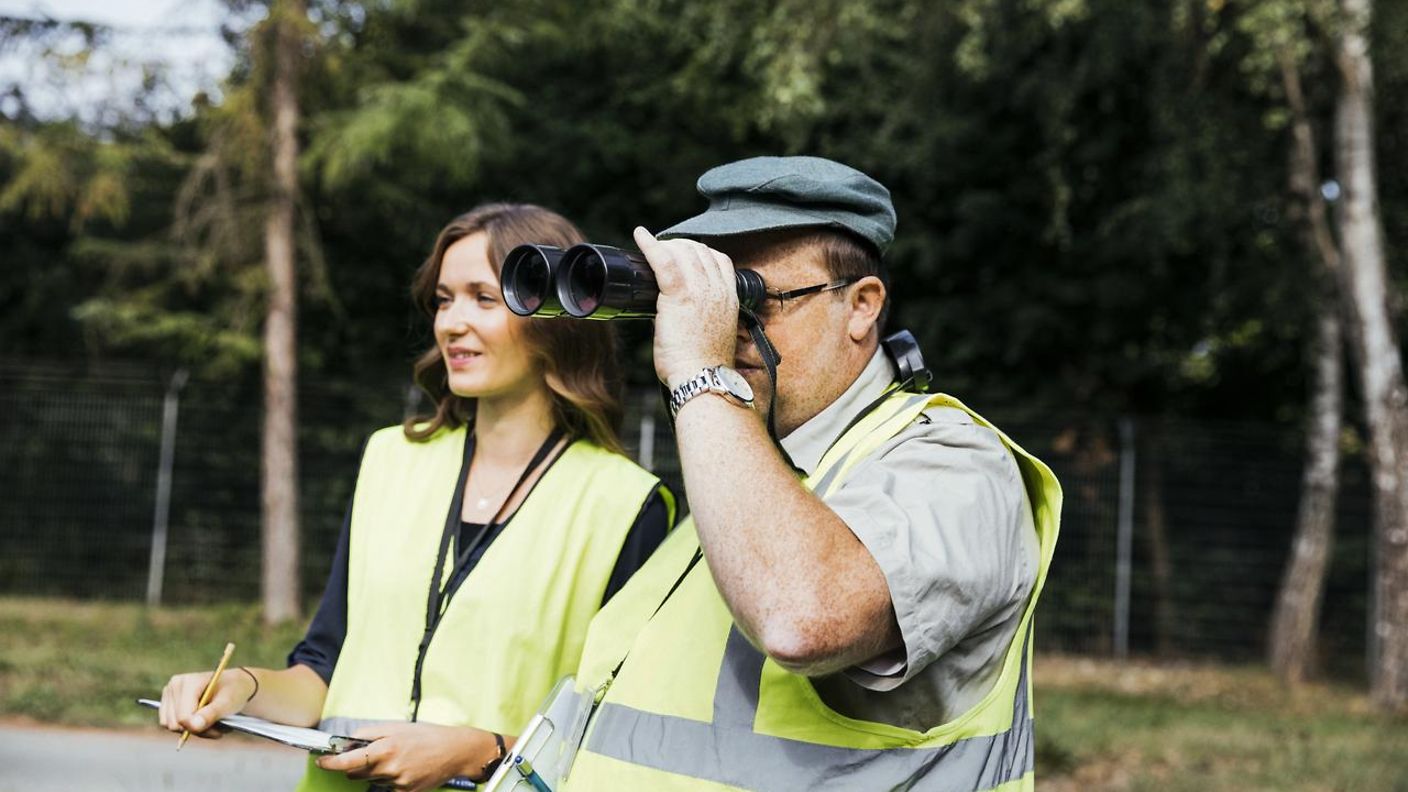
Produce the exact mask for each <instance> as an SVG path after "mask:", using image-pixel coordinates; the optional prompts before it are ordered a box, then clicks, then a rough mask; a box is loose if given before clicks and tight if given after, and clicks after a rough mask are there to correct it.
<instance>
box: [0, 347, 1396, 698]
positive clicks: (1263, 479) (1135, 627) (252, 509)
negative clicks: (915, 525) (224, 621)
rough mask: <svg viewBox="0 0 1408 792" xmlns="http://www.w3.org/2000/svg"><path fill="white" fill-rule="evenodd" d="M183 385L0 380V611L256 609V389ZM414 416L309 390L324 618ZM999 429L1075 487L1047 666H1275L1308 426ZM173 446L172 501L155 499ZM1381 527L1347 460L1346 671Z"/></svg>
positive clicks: (1043, 636) (1044, 629) (1055, 421)
mask: <svg viewBox="0 0 1408 792" xmlns="http://www.w3.org/2000/svg"><path fill="white" fill-rule="evenodd" d="M180 384H181V383H180V382H179V381H178V379H177V378H173V377H171V376H169V375H168V376H156V375H153V374H150V373H140V372H139V373H134V372H132V371H130V370H106V371H96V372H95V371H87V372H84V373H82V374H76V373H74V372H72V371H67V370H63V369H60V368H53V367H44V366H40V365H36V364H33V363H25V364H23V365H19V364H9V365H0V549H3V553H0V594H3V595H26V596H28V595H43V596H66V597H81V598H107V599H124V600H142V599H143V598H148V597H151V596H152V595H153V593H154V592H153V586H154V585H156V586H157V587H158V588H159V593H160V597H161V599H162V601H164V602H167V603H192V602H209V601H219V600H253V599H255V598H256V597H257V592H258V590H259V433H260V425H259V412H260V410H259V404H260V398H259V389H258V383H257V382H246V383H239V384H233V385H232V384H230V383H223V382H217V381H211V380H196V381H192V382H190V383H188V384H185V385H184V387H180V388H178V387H177V386H179V385H180ZM407 404H408V388H407V384H406V383H405V381H404V380H399V381H398V380H397V379H396V378H395V377H387V378H384V379H383V380H382V381H381V382H379V383H377V384H373V385H368V386H367V387H364V388H359V389H355V390H351V389H345V388H333V387H330V386H328V385H326V384H323V383H319V382H316V381H313V382H309V381H305V382H304V383H303V385H302V395H301V403H300V416H299V417H300V466H301V467H300V477H301V484H302V486H301V489H300V494H301V498H302V503H301V508H302V519H303V523H302V530H303V564H302V568H303V574H304V577H303V580H304V587H305V592H306V593H307V595H308V596H309V598H310V599H311V598H313V597H316V596H317V595H318V594H319V593H320V589H321V585H322V581H323V579H324V577H325V575H326V573H327V567H328V564H329V562H330V560H331V555H332V550H333V546H334V544H335V541H336V537H337V532H338V530H339V528H340V526H341V523H342V519H343V515H344V512H345V509H346V506H347V501H348V498H349V497H350V496H351V492H352V484H353V479H354V476H355V473H356V465H357V457H358V451H359V448H360V446H361V442H362V440H363V439H364V438H365V437H366V435H367V434H368V433H369V432H371V431H372V430H374V429H376V428H379V427H380V426H384V425H387V424H390V423H395V422H397V421H399V420H400V418H401V416H402V415H403V414H404V413H405V411H406V409H407ZM979 407H980V409H981V405H979ZM627 408H628V409H627V421H626V426H625V441H626V444H627V446H628V449H629V450H630V452H631V453H632V454H634V455H636V456H637V458H638V459H640V460H641V461H642V463H643V464H645V465H646V466H648V467H651V468H652V469H653V470H655V471H656V472H657V474H659V475H661V476H662V478H664V479H666V481H668V482H669V483H670V484H671V485H672V486H674V487H676V488H677V491H678V488H679V486H680V483H681V482H680V476H679V470H678V462H677V460H676V458H675V453H674V452H675V448H674V443H673V439H672V438H671V436H670V430H669V426H668V421H667V420H666V419H665V418H664V417H663V415H662V414H661V413H660V411H659V398H658V393H656V392H653V391H651V392H639V393H633V394H632V395H631V398H630V399H629V401H628V403H627ZM984 412H985V413H987V414H988V416H989V417H990V418H992V419H994V420H995V421H996V422H997V423H998V424H999V425H1000V426H1003V428H1004V429H1005V430H1006V431H1007V432H1008V433H1009V434H1010V435H1011V436H1012V437H1013V438H1015V439H1016V440H1017V441H1018V442H1020V443H1022V444H1023V445H1024V446H1025V447H1026V448H1027V449H1028V450H1029V451H1031V452H1033V453H1035V454H1036V455H1037V456H1039V457H1041V458H1042V459H1044V460H1046V461H1047V462H1048V463H1049V464H1050V465H1051V466H1052V467H1053V469H1055V471H1056V474H1057V476H1058V477H1059V478H1060V480H1061V482H1062V484H1063V486H1064V489H1065V498H1066V499H1065V509H1064V512H1063V516H1062V529H1061V539H1060V542H1059V544H1058V548H1057V552H1056V559H1055V563H1054V565H1053V569H1052V572H1051V575H1050V579H1049V581H1048V583H1047V586H1046V593H1045V595H1044V596H1043V600H1042V607H1041V610H1040V613H1039V618H1038V630H1039V632H1040V638H1039V645H1040V646H1041V647H1042V648H1043V649H1059V650H1063V651H1071V652H1081V653H1101V654H1103V653H1116V654H1122V653H1124V652H1126V651H1128V652H1133V653H1161V654H1166V655H1175V656H1208V657H1217V658H1224V659H1250V658H1253V657H1255V656H1257V655H1259V654H1260V653H1261V652H1262V650H1263V645H1264V642H1265V637H1266V630H1267V625H1268V623H1269V621H1270V613H1271V608H1272V604H1273V600H1274V597H1275V592H1276V589H1277V587H1278V586H1279V584H1280V576H1281V572H1282V567H1283V564H1284V562H1285V559H1286V557H1287V553H1288V551H1289V547H1290V540H1291V534H1292V531H1293V529H1294V523H1295V515H1296V509H1297V500H1298V497H1299V490H1300V475H1301V463H1302V454H1303V452H1302V441H1301V436H1300V433H1299V432H1298V431H1297V430H1296V428H1295V427H1284V426H1273V425H1246V424H1230V423H1209V422H1199V423H1192V422H1174V421H1161V422H1155V421H1149V420H1136V419H1111V418H1106V417H1092V416H1082V415H1057V416H1053V415H1046V416H1044V417H1042V418H1041V419H1040V420H1031V419H1023V418H1021V417H1017V416H1004V414H1003V410H1001V409H987V410H984ZM173 419H174V420H173ZM163 435H165V436H166V437H167V438H168V439H169V440H170V441H171V442H170V450H171V453H170V454H169V455H168V457H169V465H168V467H167V470H168V476H167V477H166V479H165V480H166V485H167V486H165V487H164V490H165V491H166V492H169V498H165V497H158V490H159V489H163V487H161V486H159V485H160V484H161V482H162V479H163V475H162V473H161V470H162V465H163V454H162V440H163ZM163 501H167V502H168V503H169V509H168V510H167V511H166V514H165V517H164V518H163V515H162V514H161V512H162V509H161V507H160V504H161V503H162V502H163ZM1369 515H1370V510H1369V495H1368V489H1367V485H1366V482H1365V473H1364V470H1363V465H1362V461H1361V460H1360V459H1359V458H1357V457H1350V458H1348V459H1346V461H1345V466H1344V471H1343V482H1342V486H1341V495H1340V505H1339V520H1338V525H1337V535H1336V542H1335V545H1334V548H1335V549H1334V554H1333V558H1332V561H1331V567H1330V572H1329V580H1328V585H1327V590H1326V596H1325V605H1324V619H1323V629H1322V637H1321V651H1322V655H1323V657H1324V658H1325V660H1326V662H1327V664H1328V665H1329V666H1330V668H1331V670H1335V671H1338V672H1341V673H1351V674H1358V673H1362V669H1363V657H1364V651H1365V625H1366V617H1365V613H1366V605H1367V596H1368V590H1369V586H1368V568H1369V551H1370V544H1369V524H1370V517H1369ZM163 525H164V526H165V529H164V531H163V529H162V528H163ZM163 533H164V535H165V542H164V545H165V557H164V559H161V558H160V555H161V554H160V553H157V556H158V560H159V561H161V563H159V564H158V565H157V567H156V568H155V569H154V568H153V564H152V561H153V549H154V547H158V546H160V545H161V544H163V543H162V542H161V541H160V539H161V536H162V534H163ZM154 537H155V539H154Z"/></svg>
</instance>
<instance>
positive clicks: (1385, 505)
mask: <svg viewBox="0 0 1408 792" xmlns="http://www.w3.org/2000/svg"><path fill="white" fill-rule="evenodd" d="M1341 7H1342V9H1343V11H1344V17H1345V18H1344V25H1343V28H1342V30H1341V33H1340V37H1339V42H1338V43H1339V47H1338V53H1337V55H1338V59H1339V66H1340V72H1341V76H1342V77H1343V85H1342V86H1341V91H1340V95H1339V98H1338V101H1337V104H1336V108H1335V167H1336V170H1337V171H1338V172H1339V177H1340V181H1341V185H1342V188H1343V197H1342V199H1341V200H1340V202H1339V207H1338V218H1339V226H1340V239H1341V250H1342V253H1343V255H1344V270H1345V284H1346V289H1347V292H1348V295H1349V298H1350V300H1351V301H1352V304H1353V321H1354V322H1355V323H1356V324H1357V325H1358V332H1356V333H1352V334H1351V335H1352V336H1353V337H1355V341H1356V343H1357V344H1358V345H1359V347H1360V353H1359V355H1358V356H1357V358H1358V362H1359V372H1360V379H1361V381H1362V387H1363V393H1364V404H1365V410H1366V413H1367V415H1366V418H1367V423H1368V425H1369V456H1370V459H1369V464H1370V470H1371V471H1372V475H1373V488H1374V523H1375V539H1374V549H1375V564H1374V582H1373V604H1374V607H1373V611H1372V615H1371V623H1372V634H1371V639H1372V641H1373V644H1374V646H1375V648H1376V650H1377V651H1376V652H1375V653H1374V656H1373V661H1374V662H1373V668H1371V669H1370V675H1371V676H1370V679H1371V682H1370V695H1371V697H1372V699H1373V701H1374V703H1375V705H1376V706H1378V707H1379V708H1381V709H1384V710H1399V709H1402V708H1404V707H1405V705H1408V413H1405V408H1406V407H1408V391H1405V388H1404V382H1403V364H1402V358H1401V357H1400V355H1399V349H1398V340H1397V338H1396V337H1395V335H1394V330H1393V321H1392V312H1391V309H1390V292H1389V289H1390V284H1389V281H1388V274H1387V267H1386V265H1385V261H1384V246H1383V228H1382V225H1381V222H1380V218H1379V205H1378V196H1377V193H1376V187H1375V183H1374V173H1375V167H1376V166H1375V161H1374V159H1375V157H1374V130H1373V117H1374V116H1373V89H1374V84H1373V67H1372V64H1371V62H1370V60H1369V41H1368V31H1369V22H1370V18H1371V15H1372V2H1371V0H1343V2H1342V4H1341Z"/></svg>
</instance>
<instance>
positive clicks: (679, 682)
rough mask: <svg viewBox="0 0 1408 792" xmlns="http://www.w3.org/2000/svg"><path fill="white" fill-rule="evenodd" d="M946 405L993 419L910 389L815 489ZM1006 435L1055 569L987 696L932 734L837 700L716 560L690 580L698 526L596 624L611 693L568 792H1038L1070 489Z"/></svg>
mask: <svg viewBox="0 0 1408 792" xmlns="http://www.w3.org/2000/svg"><path fill="white" fill-rule="evenodd" d="M934 406H945V407H956V408H958V409H961V410H964V411H965V412H967V413H968V414H969V415H971V416H972V417H973V419H974V420H975V421H976V422H978V423H979V424H981V425H983V426H987V427H989V428H993V427H992V425H991V424H989V423H988V422H987V421H985V420H983V419H982V418H981V417H979V416H978V415H977V414H975V413H973V412H972V411H971V410H969V409H968V408H967V407H964V406H963V405H962V404H961V403H959V402H958V401H957V400H956V399H953V398H952V397H949V396H944V395H932V396H931V395H919V394H912V393H905V392H899V393H896V394H894V395H893V396H891V397H889V398H887V399H886V400H885V401H884V402H882V403H881V405H880V406H879V407H878V408H876V409H875V410H874V411H872V412H871V413H870V414H869V415H867V416H866V417H865V418H863V419H862V420H861V421H860V422H858V423H857V424H856V425H855V426H854V427H852V428H851V429H850V431H848V432H847V433H846V434H845V435H844V436H843V437H842V438H841V439H840V440H838V441H837V443H836V444H835V445H834V446H833V447H832V448H831V449H830V450H829V451H828V452H827V453H826V454H825V455H824V456H823V458H822V460H821V462H820V464H819V465H818V466H817V469H816V471H815V472H814V473H813V474H812V475H811V476H810V477H809V478H808V479H807V480H806V482H805V484H806V485H807V486H808V487H810V488H811V489H812V490H813V491H814V492H816V493H817V494H818V495H820V496H822V497H825V494H826V492H828V491H830V490H832V489H834V488H835V487H837V486H838V485H839V484H840V483H841V482H842V481H844V480H845V479H846V477H847V475H848V474H849V472H850V471H851V469H852V468H853V467H854V466H855V464H856V463H858V462H859V461H861V460H862V459H864V458H866V456H868V455H869V454H870V453H872V452H873V451H875V449H876V448H878V447H879V446H880V445H881V444H882V443H884V442H885V441H886V440H888V439H890V438H892V437H894V436H895V435H896V434H897V433H898V432H899V431H900V430H902V429H903V428H904V427H906V426H908V425H909V424H910V423H911V422H912V421H914V420H915V419H916V418H917V417H918V416H919V414H920V413H921V412H922V411H923V410H925V409H927V408H929V407H934ZM994 431H997V430H996V429H995V428H994ZM998 435H999V437H1001V438H1002V442H1003V443H1004V444H1005V445H1006V446H1007V448H1008V449H1009V450H1010V451H1011V453H1012V454H1013V456H1014V457H1015V458H1016V460H1017V462H1018V467H1019V468H1020V470H1021V474H1022V480H1023V483H1024V485H1025V488H1026V491H1027V495H1028V499H1029V501H1030V503H1031V508H1032V511H1033V516H1034V518H1035V524H1036V530H1037V533H1038V537H1039V542H1040V548H1041V565H1040V569H1039V571H1038V574H1037V579H1036V582H1035V584H1034V586H1033V588H1032V592H1031V594H1030V598H1029V600H1028V602H1027V604H1026V608H1025V611H1024V613H1023V615H1022V621H1021V624H1020V627H1019V629H1018V630H1017V633H1016V637H1015V638H1014V640H1013V642H1012V644H1011V645H1010V647H1009V648H1008V650H1007V652H1006V655H1005V658H1004V660H1003V665H1002V670H1001V672H1000V674H999V676H998V678H997V681H996V684H995V685H994V686H993V689H992V691H991V692H989V693H988V694H987V696H985V697H984V698H983V699H982V701H980V702H979V703H978V704H976V705H975V706H973V707H972V708H971V709H969V710H968V711H967V712H964V713H963V714H961V715H959V716H958V717H957V718H955V719H954V720H952V721H950V722H949V723H944V724H940V725H936V726H934V727H933V728H931V729H929V730H927V731H913V730H909V729H904V728H900V727H898V726H893V725H890V724H886V723H878V722H870V721H863V720H857V719H854V718H849V717H846V716H844V715H842V714H840V713H838V712H836V711H834V710H832V709H830V708H829V707H827V706H826V704H825V703H824V702H823V701H822V700H821V698H820V697H819V696H818V695H817V692H816V689H815V688H814V687H813V686H812V684H811V681H810V680H809V679H807V678H806V677H805V676H800V675H797V674H792V673H789V672H787V671H785V670H783V669H782V668H781V667H780V666H778V665H777V664H776V663H775V662H773V661H772V660H770V659H768V658H767V657H766V656H764V655H763V654H762V653H760V652H759V651H758V650H757V649H755V648H754V647H753V646H752V645H751V644H750V643H749V642H748V640H747V639H746V638H744V637H743V635H742V634H741V633H740V632H739V631H738V629H737V627H736V626H735V625H734V623H733V620H732V618H731V617H730V615H729V611H728V608H727V607H726V605H725V603H724V601H723V598H722V596H721V595H720V594H719V591H718V589H717V588H716V587H715V586H714V582H713V578H712V577H711V576H710V574H709V571H708V570H707V569H705V568H704V566H705V565H704V564H698V565H695V567H694V568H693V569H692V570H691V571H690V572H689V574H688V575H686V576H685V577H684V578H683V580H681V579H680V577H679V576H680V574H681V572H682V571H683V570H685V569H686V568H687V567H688V565H689V563H690V560H691V558H693V556H694V554H695V553H696V551H697V549H698V547H699V541H698V537H697V534H696V533H695V531H694V525H693V522H692V521H686V522H685V523H683V524H682V525H681V526H680V527H679V528H678V529H676V530H675V532H674V533H673V535H671V536H670V537H669V538H668V539H667V540H666V542H665V544H664V545H662V546H661V548H660V549H659V550H658V551H657V552H656V553H655V555H654V556H653V557H652V558H651V559H650V561H649V563H647V564H646V565H645V567H644V568H642V569H641V570H640V572H638V573H637V574H636V576H635V577H634V578H633V579H632V580H631V582H630V583H629V584H628V585H627V586H626V587H625V588H624V589H622V590H621V592H619V593H618V595H617V596H616V597H613V598H612V601H611V602H610V603H609V604H608V606H607V607H606V608H604V609H603V610H602V611H601V613H600V614H598V616H597V617H596V619H595V620H594V621H593V622H592V627H591V631H590V632H589V634H588V637H587V646H586V650H585V652H584V654H583V656H582V663H581V666H580V668H579V670H578V673H577V687H576V690H577V694H578V695H579V696H580V697H581V699H582V705H583V706H591V701H592V700H593V699H595V700H597V701H598V702H599V703H598V706H597V708H596V710H595V712H594V714H593V716H592V721H591V723H590V725H589V727H588V730H587V734H586V738H585V740H584V741H583V744H582V746H581V748H580V751H579V753H578V754H577V756H576V759H575V762H574V763H573V765H572V766H571V769H570V771H569V774H568V776H567V779H566V782H565V784H564V785H563V789H562V790H559V792H603V791H604V790H626V789H630V790H636V789H640V790H647V789H648V790H652V792H678V791H682V790H690V791H691V792H704V791H705V790H740V789H742V790H759V791H762V790H766V791H767V792H785V791H789V790H797V791H798V792H802V791H803V790H805V791H806V792H812V791H813V790H866V791H867V792H870V791H871V790H890V789H904V790H943V791H944V792H950V791H952V790H962V791H963V792H978V791H979V790H1002V792H1011V791H1012V790H1029V789H1031V788H1032V786H1033V762H1034V759H1033V756H1034V741H1033V731H1032V708H1031V677H1030V663H1031V651H1032V647H1031V622H1032V612H1033V609H1034V607H1035V605H1036V601H1037V597H1038V595H1039V594H1040V593H1041V589H1042V586H1043V584H1044V583H1045V581H1046V573H1047V569H1048V568H1049V566H1050V563H1051V555H1052V551H1053V550H1054V548H1055V542H1056V534H1057V531H1058V518H1059V514H1060V509H1061V487H1060V485H1059V484H1058V483H1057V481H1056V478H1055V476H1054V475H1053V474H1052V473H1051V470H1050V469H1049V468H1048V467H1047V466H1046V465H1045V464H1043V463H1042V462H1041V461H1040V460H1038V459H1036V458H1035V457H1033V456H1031V455H1030V454H1028V453H1026V452H1025V451H1023V450H1022V449H1021V448H1020V447H1019V446H1017V445H1016V444H1015V443H1013V442H1012V441H1011V440H1010V439H1009V438H1008V437H1007V436H1006V435H1004V434H1002V433H1001V432H998ZM677 581H678V583H679V585H678V587H677V588H676V589H675V591H674V594H673V595H670V596H669V597H668V599H666V594H667V592H668V591H669V590H670V587H671V586H672V585H674V584H675V583H676V582H677ZM662 600H665V604H664V606H663V607H660V603H661V601H662ZM657 607H660V610H659V612H658V613H655V609H656V608H657ZM652 614H654V615H653V617H652ZM623 657H624V658H625V662H624V665H622V666H621V668H620V671H619V673H618V675H617V676H616V677H615V678H614V679H612V678H611V674H612V671H613V670H614V669H615V668H616V667H617V665H618V664H619V663H621V660H622V658H623ZM900 695H903V694H902V693H900Z"/></svg>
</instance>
